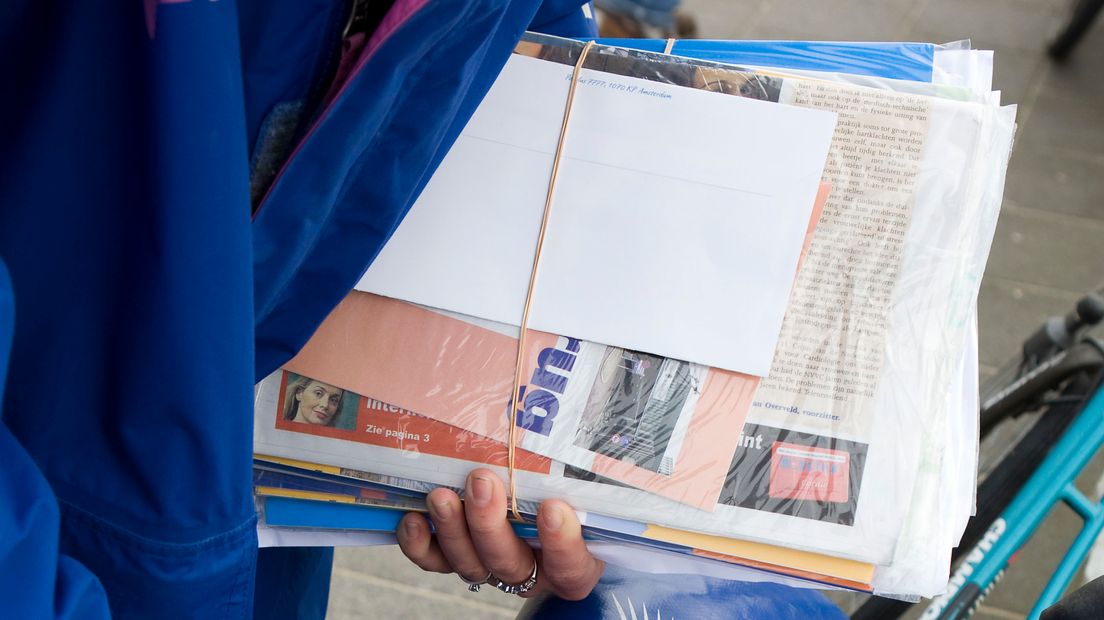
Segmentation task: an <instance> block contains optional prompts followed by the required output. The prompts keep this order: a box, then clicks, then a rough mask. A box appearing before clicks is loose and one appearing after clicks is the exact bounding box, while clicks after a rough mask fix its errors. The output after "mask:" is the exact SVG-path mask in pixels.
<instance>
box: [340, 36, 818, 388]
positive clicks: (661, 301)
mask: <svg viewBox="0 0 1104 620" xmlns="http://www.w3.org/2000/svg"><path fill="white" fill-rule="evenodd" d="M570 74H571V69H570V67H566V66H564V65H560V64H556V63H552V62H547V61H542V60H537V59H533V58H529V57H525V56H519V55H516V54H515V55H513V56H512V57H511V58H510V60H509V62H508V63H507V64H506V67H505V68H504V70H503V72H502V73H501V75H500V76H499V78H498V80H497V81H496V82H495V84H494V86H493V87H492V89H491V91H490V92H489V93H488V95H487V97H486V98H485V99H484V101H483V103H482V104H481V105H480V107H479V109H478V110H477V111H476V113H475V115H474V116H473V117H472V119H471V121H470V122H469V123H468V125H467V127H466V128H465V129H464V132H463V134H462V135H461V136H460V138H459V139H458V140H457V142H456V144H455V145H454V146H453V148H452V149H451V150H450V151H449V153H448V155H447V156H446V157H445V159H444V161H443V162H442V163H441V166H440V168H439V169H438V170H437V172H436V174H435V175H434V176H433V178H432V179H431V180H430V182H429V183H428V185H427V187H426V188H425V191H424V192H423V194H422V195H421V197H420V198H419V199H418V201H417V202H416V203H415V205H414V206H413V207H412V209H411V210H410V212H409V214H407V216H406V219H404V220H403V222H402V224H401V225H400V226H399V228H398V229H397V231H396V232H395V234H394V236H393V237H392V239H391V240H390V241H389V242H388V243H387V245H386V246H385V247H384V249H383V250H382V251H381V253H380V255H379V256H378V258H377V259H376V261H375V262H374V263H373V265H372V266H371V268H370V269H369V270H368V272H367V273H366V274H365V276H364V278H363V279H362V280H361V281H360V283H359V284H358V285H357V289H359V290H363V291H368V292H372V293H377V294H381V295H385V296H388V297H394V298H398V299H403V300H406V301H411V302H414V303H419V304H423V305H427V306H432V307H436V308H441V309H445V310H450V311H454V312H459V313H462V314H467V315H472V316H475V317H480V318H484V319H489V320H492V321H498V322H501V323H506V324H510V325H520V323H521V314H522V308H523V305H524V301H525V297H526V292H527V289H528V285H529V277H530V270H531V268H532V261H533V255H534V252H535V247H536V242H537V236H538V232H539V229H540V223H541V217H542V213H543V209H544V202H545V194H546V191H547V187H548V180H549V175H550V172H551V167H552V158H553V153H554V152H555V148H556V141H557V138H558V134H559V130H560V125H561V122H562V116H563V109H564V104H565V100H566V96H567V89H568V85H569V82H570ZM835 120H836V118H835V114H834V113H831V112H823V111H819V110H811V109H802V108H797V107H790V106H785V105H781V104H778V103H772V102H764V101H757V100H752V99H744V98H741V97H736V96H731V95H724V94H719V93H713V92H707V91H703V90H695V89H691V88H682V87H678V86H671V85H667V84H659V83H655V82H649V81H646V80H641V79H636V78H630V77H623V76H616V75H612V74H606V73H601V72H597V71H589V70H586V71H583V72H582V75H581V78H580V84H579V86H578V88H577V93H576V97H575V103H574V109H573V112H572V117H571V122H570V128H569V130H568V136H567V142H566V146H565V151H564V156H563V160H562V162H561V167H560V173H559V179H558V181H557V189H556V195H555V198H554V201H553V205H552V211H551V216H550V220H549V226H548V230H547V233H546V239H545V244H544V249H543V252H542V258H541V267H540V271H539V274H538V277H537V282H536V288H535V293H534V298H533V309H532V315H531V319H530V323H529V327H530V328H532V329H537V330H541V331H546V332H552V333H557V334H568V335H571V336H572V337H578V338H583V339H586V340H590V341H593V342H600V343H605V344H610V345H615V346H621V347H625V348H629V349H633V350H638V351H647V352H649V353H654V354H659V355H663V356H666V357H671V358H675V359H680V360H688V361H693V362H698V363H701V364H706V365H709V366H715V367H718V368H724V369H728V370H733V371H737V372H744V373H748V374H754V375H760V376H763V375H765V374H766V373H767V371H768V370H769V368H770V364H771V360H772V358H773V356H774V347H775V344H776V341H777V339H778V332H779V329H780V327H781V324H782V318H783V315H784V313H785V309H786V304H787V300H788V297H789V292H790V288H791V285H792V284H793V280H794V275H795V272H796V267H797V259H798V255H799V252H800V249H801V244H802V240H803V237H804V234H805V230H806V227H807V226H808V223H809V217H810V213H811V209H812V205H813V200H814V198H815V196H816V192H817V188H818V185H819V182H820V179H821V174H822V171H823V167H824V163H825V158H826V155H827V152H828V146H829V143H830V142H831V138H832V133H833V130H834V128H835Z"/></svg>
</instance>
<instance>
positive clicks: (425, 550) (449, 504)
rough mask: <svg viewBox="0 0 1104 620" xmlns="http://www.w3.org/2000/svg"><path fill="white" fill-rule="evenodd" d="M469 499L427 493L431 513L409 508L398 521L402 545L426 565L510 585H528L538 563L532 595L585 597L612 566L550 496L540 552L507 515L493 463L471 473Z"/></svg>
mask: <svg viewBox="0 0 1104 620" xmlns="http://www.w3.org/2000/svg"><path fill="white" fill-rule="evenodd" d="M465 497H466V500H465V501H464V502H461V501H460V498H459V497H458V496H457V495H456V493H454V492H452V491H451V490H449V489H435V490H433V491H432V492H431V493H429V495H428V496H426V504H427V505H428V507H429V515H430V518H432V519H433V523H434V525H435V526H436V527H437V534H436V536H433V535H431V533H430V529H429V523H428V522H427V521H426V519H425V517H424V516H422V515H421V514H419V513H413V512H412V513H409V514H407V515H406V516H405V517H403V519H402V521H401V522H400V524H399V529H398V532H397V534H398V538H399V547H400V548H401V549H402V552H403V554H404V555H406V557H408V558H410V561H412V562H414V563H415V564H417V565H418V566H419V567H420V568H422V570H427V571H432V572H437V573H452V572H455V573H458V574H459V575H461V576H462V577H464V579H465V580H468V581H476V580H483V579H485V578H487V576H488V573H490V574H492V575H494V576H495V577H498V578H499V579H501V580H502V581H503V582H504V583H507V584H511V585H515V584H521V583H524V582H525V581H526V580H528V579H529V577H530V575H531V574H532V572H533V566H534V563H536V566H537V583H536V585H535V586H534V587H533V589H532V590H530V591H528V592H526V593H524V594H521V596H525V597H529V596H533V595H535V594H537V593H538V592H543V591H550V592H552V593H553V594H555V595H556V596H559V597H560V598H564V599H567V600H573V601H574V600H579V599H582V598H585V597H586V596H587V595H588V594H590V591H591V590H592V589H593V588H594V586H595V584H597V583H598V579H599V578H600V577H601V576H602V571H603V570H605V564H604V563H603V562H602V561H601V560H598V559H596V558H595V557H594V556H592V555H590V552H589V551H587V548H586V545H585V544H584V543H583V535H582V526H581V525H579V520H578V518H577V517H576V516H575V511H574V510H572V509H571V507H570V506H568V505H567V504H566V503H565V502H562V501H559V500H548V501H545V502H543V503H542V504H541V505H540V511H539V513H538V514H537V536H538V538H539V539H540V543H541V550H540V551H534V550H533V549H531V548H530V547H529V545H527V544H525V542H523V541H522V540H521V539H520V538H518V536H517V535H516V534H514V531H513V529H511V527H510V524H509V523H508V522H507V521H506V489H505V488H504V486H503V484H502V481H501V480H499V479H498V476H496V475H495V474H494V473H493V472H492V471H490V470H489V469H483V468H480V469H477V470H475V471H473V472H472V473H471V474H469V475H468V480H467V484H466V487H465Z"/></svg>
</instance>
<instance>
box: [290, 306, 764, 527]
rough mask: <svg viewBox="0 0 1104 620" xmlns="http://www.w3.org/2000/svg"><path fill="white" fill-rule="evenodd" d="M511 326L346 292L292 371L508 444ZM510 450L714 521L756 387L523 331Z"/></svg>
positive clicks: (733, 376) (750, 381) (686, 366)
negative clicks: (707, 514)
mask: <svg viewBox="0 0 1104 620" xmlns="http://www.w3.org/2000/svg"><path fill="white" fill-rule="evenodd" d="M511 331H513V332H514V333H516V329H513V330H511V329H510V328H508V327H504V326H497V327H495V326H494V325H488V323H487V322H486V321H472V320H470V319H462V318H459V317H457V316H455V315H452V314H449V313H442V312H439V311H435V310H432V309H428V308H422V307H419V306H415V305H413V304H409V303H406V302H401V301H398V300H394V299H388V298H386V297H380V296H378V295H373V294H370V293H362V292H359V291H354V292H352V293H351V294H350V295H349V296H348V297H347V298H346V299H345V300H344V301H343V302H342V303H341V304H340V305H339V306H338V307H337V308H336V309H335V310H334V311H333V313H331V315H330V316H329V317H328V318H327V319H326V321H325V322H324V323H323V325H322V326H321V327H320V328H319V329H318V330H317V331H316V332H315V335H314V336H313V337H312V338H311V340H310V341H309V342H308V343H307V345H306V346H304V348H303V349H302V351H300V353H299V355H297V356H296V357H295V358H294V359H293V360H292V361H291V362H289V363H288V364H287V366H286V368H287V369H288V370H291V371H293V372H296V373H298V374H301V375H305V376H310V377H314V378H317V379H319V380H321V381H325V382H327V383H328V384H330V385H333V386H337V387H338V388H340V389H344V390H349V391H352V392H355V393H359V394H374V395H375V397H376V398H378V399H380V400H382V401H383V402H387V403H389V404H394V405H395V406H399V407H403V408H405V409H406V410H409V411H413V412H416V413H418V414H422V415H426V416H427V417H431V418H433V419H434V420H439V421H441V422H444V423H446V424H449V425H452V426H455V427H458V428H463V429H465V430H466V431H469V432H471V433H473V434H475V435H477V436H479V437H480V438H481V439H482V440H484V441H487V440H488V438H489V439H492V440H494V441H498V442H502V441H505V440H506V438H507V436H508V434H509V425H510V423H511V420H510V417H509V416H508V415H507V411H508V403H509V396H510V389H511V388H512V384H513V376H514V365H515V360H516V356H517V346H518V340H517V337H516V336H514V335H508V334H510V332H511ZM522 377H523V378H524V383H523V385H522V387H521V390H522V391H521V393H520V394H519V399H518V400H519V410H518V412H517V414H516V416H515V422H516V431H515V441H516V442H517V445H518V446H520V447H522V448H525V449H526V450H530V451H532V452H536V453H539V454H543V455H546V456H551V457H553V458H556V459H559V460H561V461H564V462H567V463H570V464H572V465H574V466H576V467H581V468H585V469H587V470H589V471H593V472H595V473H598V474H600V475H602V476H604V477H607V478H611V479H614V480H618V481H621V482H624V483H626V484H630V485H633V486H636V487H639V488H642V489H646V490H648V491H651V492H653V493H657V494H659V495H663V496H665V497H670V498H671V499H674V500H676V501H680V502H685V503H688V504H691V505H693V506H696V507H698V508H701V509H703V510H711V509H712V508H713V506H714V505H715V504H716V501H717V498H718V497H719V496H720V492H721V487H722V486H723V485H724V480H725V475H726V473H727V462H728V459H729V458H730V457H731V455H732V451H733V450H734V446H735V441H736V437H738V436H739V434H740V428H741V427H742V426H743V423H744V418H745V415H746V412H747V409H748V407H749V406H750V404H751V398H752V395H753V394H754V391H755V387H756V386H757V385H758V378H757V377H752V376H750V375H742V374H738V373H732V372H727V371H721V370H717V369H710V368H705V367H703V366H700V365H697V364H690V363H687V362H682V361H678V360H671V359H666V358H660V357H657V356H652V355H648V354H645V353H639V352H635V351H627V350H624V349H621V348H617V347H607V346H605V345H601V344H597V343H591V342H586V341H581V340H578V339H575V338H569V337H565V336H557V335H554V334H546V333H543V332H536V331H530V332H529V337H528V338H527V351H526V353H525V356H524V365H523V373H522Z"/></svg>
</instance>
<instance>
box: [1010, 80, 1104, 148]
mask: <svg viewBox="0 0 1104 620" xmlns="http://www.w3.org/2000/svg"><path fill="white" fill-rule="evenodd" d="M1024 120H1025V123H1024V127H1023V131H1021V132H1020V134H1019V136H1018V140H1017V144H1016V146H1015V147H1014V149H1017V148H1026V149H1029V150H1033V149H1038V148H1040V147H1044V148H1045V147H1049V148H1051V149H1055V150H1060V151H1068V152H1071V153H1074V154H1076V155H1080V156H1082V157H1086V158H1094V159H1095V158H1099V157H1102V156H1104V99H1099V100H1097V99H1092V98H1088V97H1083V96H1079V95H1078V94H1077V92H1076V91H1072V90H1067V89H1063V91H1062V92H1056V91H1054V90H1048V89H1043V90H1042V91H1040V92H1039V96H1038V99H1036V100H1035V102H1034V105H1033V106H1032V107H1031V109H1030V111H1029V112H1028V114H1027V117H1026V119H1024Z"/></svg>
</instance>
